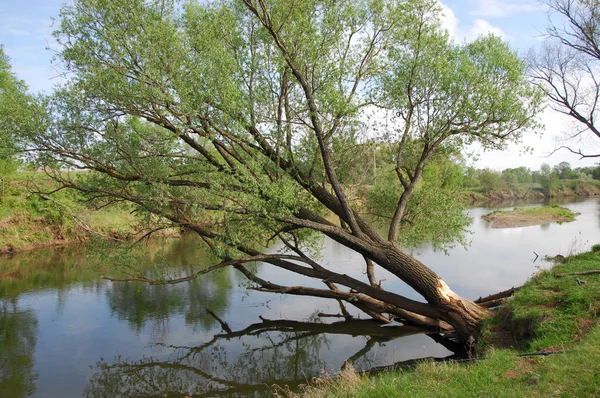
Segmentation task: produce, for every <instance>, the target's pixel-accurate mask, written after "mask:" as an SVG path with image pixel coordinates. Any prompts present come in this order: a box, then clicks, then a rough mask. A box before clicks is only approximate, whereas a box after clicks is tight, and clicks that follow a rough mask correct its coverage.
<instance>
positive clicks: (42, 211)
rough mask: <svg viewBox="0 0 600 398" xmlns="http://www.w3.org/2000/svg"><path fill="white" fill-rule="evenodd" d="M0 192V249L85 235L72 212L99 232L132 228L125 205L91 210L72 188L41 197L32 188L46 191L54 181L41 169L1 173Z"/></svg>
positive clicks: (120, 234)
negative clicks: (49, 197)
mask: <svg viewBox="0 0 600 398" xmlns="http://www.w3.org/2000/svg"><path fill="white" fill-rule="evenodd" d="M4 184H5V189H4V195H1V196H0V253H2V252H9V251H22V250H28V249H32V248H38V247H43V246H47V245H54V244H62V243H70V242H74V241H80V240H83V239H86V236H87V233H86V232H85V231H84V230H83V229H82V228H81V225H79V224H78V222H77V221H75V218H74V217H73V216H76V218H77V219H78V220H80V221H83V222H84V223H85V224H86V225H87V227H89V228H91V229H92V230H94V231H97V232H99V233H100V234H104V235H109V236H113V237H126V236H128V235H130V234H131V233H132V232H133V230H134V228H133V226H134V224H135V220H134V217H133V216H132V215H131V214H130V213H129V211H127V209H124V208H121V209H118V208H117V209H115V208H111V209H110V210H108V209H103V210H100V211H93V210H92V209H90V208H88V207H87V206H86V205H85V202H84V201H83V200H82V198H81V197H80V196H79V195H77V194H76V193H74V192H72V191H69V192H67V191H59V192H57V193H56V194H55V195H53V198H54V199H55V200H56V201H57V202H60V204H58V203H57V202H54V201H51V200H44V199H43V198H41V197H40V196H39V195H37V194H33V193H32V192H33V191H36V190H45V191H49V190H52V189H53V188H55V183H54V182H53V181H52V180H51V179H50V178H49V177H48V176H47V175H46V174H44V173H42V172H30V171H27V172H15V173H12V174H11V175H9V176H5V182H4Z"/></svg>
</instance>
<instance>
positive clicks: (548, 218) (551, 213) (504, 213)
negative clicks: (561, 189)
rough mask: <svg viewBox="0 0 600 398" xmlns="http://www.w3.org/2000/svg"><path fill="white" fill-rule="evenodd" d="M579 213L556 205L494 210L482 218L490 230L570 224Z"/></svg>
mask: <svg viewBox="0 0 600 398" xmlns="http://www.w3.org/2000/svg"><path fill="white" fill-rule="evenodd" d="M578 215H579V213H574V212H572V211H571V210H569V209H567V208H566V207H561V206H558V205H552V206H540V207H515V208H514V209H513V210H496V211H493V212H491V213H488V214H486V215H484V216H483V217H482V218H483V219H484V220H486V221H487V222H489V223H491V227H492V228H516V227H527V226H530V225H540V224H547V223H550V222H557V223H559V224H560V223H563V222H571V221H574V220H575V217H576V216H578Z"/></svg>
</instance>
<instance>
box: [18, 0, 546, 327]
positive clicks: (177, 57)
mask: <svg viewBox="0 0 600 398" xmlns="http://www.w3.org/2000/svg"><path fill="white" fill-rule="evenodd" d="M267 3H268V4H267ZM440 15H441V14H440V9H439V6H438V3H437V2H435V1H432V0H410V1H396V0H389V1H383V0H375V1H356V2H335V1H329V0H325V1H308V0H300V1H289V0H273V1H269V2H263V1H254V0H244V1H242V2H234V1H228V0H223V1H218V2H199V1H198V2H194V1H190V2H185V4H180V2H177V1H174V0H171V1H161V2H147V1H143V0H134V1H130V0H127V1H126V0H108V1H107V0H78V1H75V2H74V3H73V4H72V5H69V6H66V7H64V8H63V11H62V14H61V22H60V25H59V27H58V30H57V32H56V38H57V40H58V41H59V43H60V44H61V46H62V47H61V48H62V50H61V52H60V53H59V54H58V58H59V59H60V60H61V61H63V64H64V65H65V67H66V69H67V71H66V72H68V73H66V75H68V76H69V81H68V82H67V83H66V84H65V85H64V86H63V87H62V88H61V89H60V90H57V92H56V95H55V96H54V97H53V98H52V101H51V104H50V108H49V111H48V113H47V116H48V117H50V118H51V119H52V124H51V125H50V127H49V128H47V129H43V130H42V131H38V132H36V133H35V134H30V135H28V136H27V137H25V138H26V139H27V142H31V143H32V145H33V146H34V147H35V148H36V149H39V150H40V152H39V158H38V161H39V162H40V163H41V164H42V165H44V166H48V167H50V166H54V168H53V174H52V176H53V178H54V179H55V180H56V181H58V182H59V183H60V184H61V185H62V186H63V187H65V188H69V189H76V190H79V191H80V192H81V193H82V194H83V195H84V196H85V197H86V198H87V199H89V201H90V203H92V204H93V205H97V206H105V205H114V204H115V203H122V202H127V203H129V204H130V205H131V206H133V208H134V210H135V213H136V214H138V215H139V217H142V218H145V219H147V220H151V221H155V222H156V223H158V224H159V225H165V224H167V223H168V224H170V225H174V226H181V227H183V228H187V229H189V230H191V231H194V232H195V233H196V234H198V235H200V236H201V237H202V238H203V239H204V241H205V242H206V244H207V245H208V246H209V247H210V248H211V250H212V252H213V254H214V256H215V257H216V258H218V259H219V260H221V263H219V264H215V266H216V267H217V268H218V267H220V266H225V265H233V266H235V267H236V268H237V269H238V270H240V271H241V272H242V273H244V275H246V276H247V277H248V278H249V279H250V280H251V281H252V283H253V284H255V285H257V286H260V288H261V289H262V290H265V291H271V292H286V293H288V294H306V292H307V290H306V289H307V288H304V287H286V286H280V285H277V284H275V283H272V282H269V281H264V280H262V279H260V278H259V277H257V276H256V275H255V274H254V273H253V272H252V271H251V270H250V269H249V268H247V267H246V266H245V265H244V264H246V263H249V262H252V261H253V260H257V259H260V260H261V261H264V262H266V263H269V264H271V265H273V266H276V267H281V268H285V269H287V270H291V271H293V272H296V273H300V274H302V275H305V276H308V277H312V278H315V279H316V280H318V281H322V282H323V283H325V285H326V286H325V287H323V288H322V289H314V288H311V290H310V294H312V295H316V296H321V297H328V298H338V299H343V300H346V301H348V300H351V304H352V305H354V306H357V307H359V308H361V309H362V310H365V311H366V312H367V313H368V314H369V315H370V316H372V317H374V318H376V319H378V320H379V321H382V322H385V321H387V319H386V318H384V317H383V316H382V315H381V313H380V312H388V313H389V312H390V311H393V309H394V308H396V307H394V306H392V307H385V309H386V311H383V307H380V308H378V309H377V310H373V305H375V306H377V305H378V303H381V302H383V301H372V300H370V297H375V296H379V297H381V292H380V291H378V288H376V287H375V286H376V281H375V279H374V277H373V273H372V272H368V273H367V274H368V278H369V283H368V284H367V283H365V282H363V281H358V280H354V279H352V278H349V277H347V275H339V274H336V273H334V272H333V271H331V270H328V269H326V268H325V267H324V266H322V265H320V264H318V263H317V262H315V260H314V258H312V257H313V256H312V255H313V253H312V252H311V250H312V249H314V248H315V246H316V245H315V243H316V242H319V241H320V240H321V239H322V238H323V236H328V237H330V238H332V239H334V240H336V241H337V242H339V243H341V244H343V245H345V246H347V247H349V248H351V249H353V250H355V251H357V252H359V253H361V254H362V255H363V256H364V258H365V266H366V267H367V269H370V267H371V268H372V266H373V264H377V265H378V266H381V267H383V268H385V269H386V270H388V271H390V272H392V273H394V274H395V275H396V276H398V277H399V278H401V279H402V280H404V281H405V282H407V283H408V284H409V285H410V286H412V287H413V288H415V290H416V291H417V292H418V293H420V294H421V295H422V296H423V297H424V298H425V300H426V301H428V302H429V303H430V305H425V306H424V307H423V308H419V309H418V308H417V307H419V306H420V305H421V304H418V303H414V302H409V301H406V300H405V298H403V297H396V300H399V301H397V302H396V304H394V305H398V308H400V307H403V306H404V307H403V308H405V307H406V306H411V308H412V311H417V310H418V311H422V312H426V313H427V312H428V311H429V308H430V307H435V306H437V305H438V304H439V303H440V302H443V301H444V300H446V299H445V298H444V297H440V296H439V292H438V290H437V289H435V288H432V286H433V285H434V284H435V285H436V286H437V285H439V277H438V276H437V275H435V273H433V272H432V271H431V270H429V269H428V268H427V267H425V266H424V265H423V264H421V263H419V262H417V261H416V260H415V259H414V258H412V257H410V256H408V255H407V254H406V253H404V252H403V251H402V250H401V249H400V248H399V247H398V243H401V244H402V245H410V244H413V243H414V242H416V239H415V238H414V237H415V236H417V234H419V233H420V234H421V235H422V236H423V237H425V238H426V239H427V238H434V237H435V238H436V239H438V243H439V244H446V243H449V242H451V241H452V239H454V238H456V237H455V236H451V235H453V234H454V233H455V232H460V231H461V230H464V225H465V224H464V222H465V221H464V218H462V219H461V216H460V215H459V213H460V211H459V207H458V205H457V204H456V203H455V201H452V200H450V197H449V194H448V192H450V191H451V189H452V188H451V187H452V186H454V185H456V184H455V181H456V180H457V178H458V177H460V176H459V175H458V174H457V173H454V172H453V171H452V170H455V169H453V168H452V167H451V166H449V165H445V166H444V165H443V164H442V163H438V165H437V166H435V165H432V164H435V163H436V162H437V161H438V160H437V159H438V157H439V156H443V155H446V157H448V158H450V157H452V154H455V153H458V152H460V150H461V149H462V147H463V146H464V145H466V144H469V143H472V142H476V141H477V142H480V143H481V144H482V145H483V146H484V147H486V148H503V147H505V145H506V143H507V142H509V141H519V140H520V137H521V133H522V132H523V131H525V130H528V129H531V128H534V127H536V124H537V123H536V121H535V115H536V114H537V112H538V111H539V110H540V107H541V94H540V92H539V91H538V90H536V89H535V88H532V87H531V85H530V84H528V82H527V79H526V78H525V75H524V72H525V65H524V62H523V61H522V60H521V59H520V58H519V57H518V55H517V54H516V52H514V51H512V50H511V49H510V48H509V47H508V45H507V44H506V43H503V42H502V41H501V40H500V39H499V38H497V37H494V36H485V37H480V38H478V39H477V40H475V41H474V42H472V43H465V44H454V43H452V42H451V41H450V39H449V38H448V35H447V33H446V32H445V31H444V30H442V28H441V24H440ZM407 88H408V90H407ZM386 117H387V119H388V120H389V123H388V124H387V127H386V126H384V124H382V123H381V122H380V121H381V120H383V119H384V118H386ZM369 118H370V119H369ZM367 123H369V124H367ZM378 145H382V146H387V147H389V148H390V149H391V150H390V151H382V152H381V153H380V154H381V155H382V154H387V155H388V158H387V159H385V160H384V161H383V163H384V165H391V167H393V168H392V170H396V173H395V175H394V174H393V173H392V174H391V176H392V178H393V181H394V182H393V183H392V182H391V181H390V183H389V184H388V192H387V193H388V194H389V196H390V197H392V196H393V195H395V202H396V205H395V208H394V210H393V214H392V219H391V221H390V222H389V232H388V236H387V238H386V237H383V236H381V235H380V234H379V232H378V231H376V230H375V229H374V228H372V227H371V226H370V225H369V222H368V221H367V220H366V219H364V218H363V217H362V216H361V215H360V214H359V212H358V209H359V208H360V206H361V205H363V201H362V200H360V199H361V198H357V197H355V196H353V195H352V194H353V193H354V191H353V190H352V189H351V188H352V187H351V185H352V184H355V183H357V182H359V183H360V182H361V181H362V174H364V173H361V169H360V164H359V162H361V159H362V162H363V163H362V164H363V166H365V167H363V169H367V167H366V165H365V164H368V163H370V161H369V162H365V161H364V157H365V155H366V154H367V153H369V154H371V153H372V150H373V149H374V150H375V154H374V155H375V156H374V159H377V155H378V154H377V146H378ZM373 163H375V162H373ZM357 164H359V165H358V167H357ZM374 165H375V164H374ZM385 167H387V166H384V167H382V168H383V169H385ZM435 167H440V169H438V170H436V169H435ZM69 169H81V170H91V171H90V172H86V173H72V172H71V173H69V172H67V170H69ZM386 172H387V171H386ZM427 173H429V174H430V175H431V178H430V179H431V182H429V183H428V182H427V181H424V175H425V174H427ZM453 173H454V174H453ZM442 177H443V178H442ZM440 186H441V187H444V189H443V190H440V189H436V188H437V187H440ZM400 187H401V188H400ZM330 215H335V218H333V219H335V220H336V222H331V221H330V220H331V219H332V218H330V219H327V218H326V217H325V216H330ZM450 215H452V218H450V219H449V220H448V222H449V226H446V225H444V222H443V220H444V218H445V217H448V216H450ZM411 218H412V219H414V220H412V219H411ZM337 220H339V223H338V221H337ZM457 220H458V221H457ZM413 222H414V225H411V226H410V228H408V227H407V226H408V225H410V224H411V223H413ZM428 223H429V224H428ZM404 229H407V231H408V232H407V233H406V235H404V232H405V231H404ZM436 229H437V230H438V231H437V233H434V232H433V231H434V230H436ZM410 231H412V232H410ZM409 232H410V233H409ZM411 233H412V236H413V237H411ZM405 236H406V237H405ZM273 239H280V240H281V241H282V242H284V243H285V245H286V248H287V249H288V250H287V252H285V253H270V254H263V253H261V249H262V248H264V247H266V246H268V245H269V243H270V242H271V241H272V240H273ZM369 264H370V265H369ZM417 270H418V272H416V271H417ZM334 283H335V284H334ZM336 284H339V285H340V286H345V287H350V286H352V289H354V290H358V291H359V293H360V294H354V293H352V294H350V293H347V291H346V290H344V289H340V288H338V287H337V286H338V285H336ZM379 290H381V289H379ZM388 298H389V296H388ZM399 302H402V304H398V303H399ZM467 308H471V309H472V311H473V312H474V313H476V314H475V316H474V317H473V318H472V319H471V320H473V319H478V317H479V315H480V314H478V313H477V312H478V309H477V307H476V306H474V305H468V303H467V305H466V306H463V307H461V308H460V309H457V311H456V314H458V316H466V312H468V310H467ZM429 313H430V312H429ZM402 314H403V315H402V316H403V317H404V318H406V317H410V318H412V319H411V320H412V321H413V322H423V319H425V320H426V321H427V320H428V319H429V318H418V317H412V316H411V313H408V312H406V311H405V312H403V313H402ZM436 316H442V317H444V316H446V317H451V316H454V314H453V313H451V312H446V313H445V315H439V312H438V315H436ZM405 320H406V319H405ZM449 322H450V323H453V322H454V323H457V322H458V321H457V320H449ZM473 323H474V322H470V324H473ZM463 325H464V323H463Z"/></svg>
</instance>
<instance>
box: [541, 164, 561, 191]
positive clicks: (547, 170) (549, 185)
mask: <svg viewBox="0 0 600 398" xmlns="http://www.w3.org/2000/svg"><path fill="white" fill-rule="evenodd" d="M539 175H540V176H539V182H540V185H541V186H542V188H543V189H544V190H545V191H546V192H548V193H549V194H551V193H552V191H554V190H555V189H556V187H557V185H558V175H557V174H556V172H555V171H554V170H552V168H551V167H550V165H549V164H548V163H544V164H542V165H541V166H540V173H539Z"/></svg>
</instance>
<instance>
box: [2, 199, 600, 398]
mask: <svg viewBox="0 0 600 398" xmlns="http://www.w3.org/2000/svg"><path fill="white" fill-rule="evenodd" d="M518 205H520V204H518V203H514V202H511V203H509V204H506V203H504V204H502V205H499V206H501V207H514V206H518ZM568 207H569V208H571V209H572V210H574V211H577V212H581V213H582V214H581V216H579V217H577V219H576V221H575V222H572V223H564V224H562V225H558V224H548V225H547V226H543V227H540V226H531V227H523V228H511V229H504V230H503V229H488V228H487V223H486V222H484V221H483V220H482V219H481V216H482V215H483V214H485V213H488V212H489V211H490V209H487V208H481V207H480V208H472V209H470V213H471V216H472V217H473V225H472V227H471V229H472V231H473V232H474V233H473V234H472V236H471V239H472V244H471V246H470V247H468V249H467V250H465V249H464V248H462V247H457V248H455V249H452V250H450V251H449V254H450V255H449V256H445V255H444V254H443V253H440V252H435V251H434V250H433V249H432V248H430V247H428V246H424V247H422V248H419V249H418V250H416V252H415V254H416V255H418V257H419V258H420V259H421V260H422V261H423V262H424V263H426V264H427V265H429V266H431V267H432V268H433V269H434V270H435V271H436V272H438V273H439V274H440V275H441V276H442V277H443V278H444V279H445V280H446V281H447V282H448V284H449V285H450V286H452V287H453V289H454V290H455V291H457V293H459V294H461V295H463V296H465V297H469V298H477V297H479V296H485V295H488V294H490V293H494V292H496V291H500V290H505V289H508V288H510V287H511V286H517V285H519V284H521V283H523V281H525V280H526V279H527V277H529V276H530V275H531V274H532V273H534V272H536V271H537V270H538V268H537V267H538V266H540V260H538V261H537V263H533V259H534V257H535V256H534V252H536V253H538V254H539V255H540V257H543V256H544V255H556V254H558V253H561V254H563V255H565V254H568V253H569V252H571V251H573V248H574V247H575V248H576V249H577V250H587V249H588V248H589V246H590V245H591V244H594V243H599V241H598V238H597V237H598V236H600V201H598V200H597V199H590V200H587V201H584V202H578V201H573V203H570V204H569V205H568ZM572 242H579V243H578V244H577V245H575V244H574V243H572ZM116 249H117V248H116V247H111V248H110V250H109V252H110V254H109V255H106V254H102V255H98V253H97V251H96V250H95V248H92V249H90V248H87V249H84V248H72V247H70V248H58V249H51V250H43V251H37V252H31V253H24V254H21V255H16V256H13V257H2V258H0V303H2V307H1V308H0V310H1V311H2V312H0V316H1V319H0V396H7V397H21V396H30V395H33V396H34V397H36V396H42V397H49V398H52V397H64V396H81V395H82V394H83V392H84V391H85V393H86V395H87V396H90V397H117V396H165V395H166V396H177V397H181V396H183V395H184V394H188V395H192V396H194V397H196V396H202V395H203V394H204V395H219V394H220V395H228V394H229V395H232V396H248V395H250V396H252V395H261V394H266V395H269V394H268V387H267V385H270V384H274V383H281V384H288V385H295V384H297V383H302V382H305V381H306V379H308V378H310V377H312V376H315V375H319V374H320V373H321V372H322V371H323V370H324V369H325V370H326V371H327V372H328V373H335V372H337V371H338V370H339V369H340V368H341V367H342V366H343V365H344V363H347V362H351V363H353V365H354V367H355V368H356V369H358V370H367V369H371V368H373V367H378V366H387V365H391V364H393V363H395V362H398V361H405V360H410V359H415V358H423V357H428V356H432V357H445V356H448V355H450V354H451V352H450V351H449V350H448V349H447V348H450V349H452V347H445V346H444V345H440V344H436V342H434V341H433V340H432V339H431V337H429V336H426V335H422V334H412V332H409V331H408V330H405V332H406V333H404V332H402V333H400V334H397V333H396V334H395V335H378V334H377V333H380V332H379V331H383V332H381V333H389V331H388V330H387V329H386V328H384V329H381V328H378V332H377V333H374V332H373V331H371V332H369V333H367V332H364V331H363V332H362V333H359V332H357V331H355V330H351V329H348V328H347V326H348V324H343V326H341V325H340V326H338V324H337V323H335V322H334V323H333V324H332V325H324V324H322V323H318V322H317V323H315V322H316V320H315V319H314V318H310V316H311V314H313V313H314V311H315V309H319V310H320V311H322V312H328V313H334V312H336V311H338V308H337V303H335V302H331V301H326V300H323V299H317V298H311V297H294V296H285V295H270V294H264V293H260V292H254V291H250V292H248V291H247V290H245V289H244V288H243V287H239V286H238V284H239V282H240V279H238V275H237V274H236V272H234V271H228V270H224V271H222V272H221V273H215V274H209V275H206V276H205V277H203V278H201V279H198V280H195V281H192V282H188V283H185V284H181V285H175V286H149V285H145V284H140V283H109V282H107V281H101V280H99V279H98V278H99V276H100V275H102V274H107V273H110V274H111V275H114V276H118V275H115V271H114V269H111V270H107V267H108V268H110V267H115V266H117V264H120V265H121V266H123V267H124V268H123V269H131V267H136V268H137V269H141V270H147V271H148V272H150V273H155V274H156V275H159V272H161V269H167V272H168V273H169V274H170V275H169V276H178V275H179V276H180V275H182V274H183V273H189V272H190V271H191V270H194V269H196V268H195V267H197V266H198V265H201V264H203V263H204V262H208V261H209V260H210V259H207V258H206V254H205V253H204V252H203V250H202V247H200V246H198V245H197V244H194V241H193V240H189V239H182V240H179V241H168V242H162V244H148V245H138V246H135V249H133V250H130V248H129V249H127V253H125V252H124V251H119V250H116ZM272 250H277V248H272ZM322 256H323V262H324V263H326V264H327V265H328V266H330V267H331V268H332V269H334V270H335V271H336V272H340V273H347V274H349V275H351V276H355V277H358V278H362V277H364V275H363V274H362V272H363V267H362V265H363V260H362V258H361V257H360V255H357V254H356V253H354V252H352V251H349V250H347V249H346V248H344V247H342V246H341V245H339V244H337V243H335V242H331V241H325V244H324V248H323V250H322ZM542 264H543V263H542ZM260 275H261V277H264V278H265V279H269V280H273V281H276V282H281V283H284V284H285V283H287V282H289V281H293V282H294V283H299V282H300V281H298V280H297V279H298V277H297V276H296V275H293V274H289V273H287V272H284V271H280V270H277V269H273V268H272V267H269V266H262V268H261V269H260ZM290 278H292V279H290ZM378 278H379V279H383V280H386V281H385V284H384V286H385V288H386V289H387V290H391V291H394V292H397V293H400V294H403V295H406V296H409V297H410V295H411V294H412V293H411V290H409V289H408V287H407V286H405V285H404V284H403V283H402V282H400V281H398V280H397V279H396V278H394V277H393V276H390V275H388V274H386V273H385V272H379V273H378ZM412 298H416V299H418V297H412ZM17 302H18V305H17ZM206 309H209V310H211V312H207V311H206ZM211 313H212V315H211ZM261 317H262V319H265V321H261V322H258V323H254V324H253V322H256V321H257V320H258V319H261ZM286 317H287V318H289V319H288V320H283V321H266V319H280V318H286ZM290 319H295V321H293V320H290ZM299 321H306V322H299ZM308 321H310V322H308ZM248 325H250V326H248ZM336 328H337V329H336ZM399 336H401V337H399ZM442 343H444V344H446V343H447V342H442ZM101 358H104V359H101ZM113 358H114V359H113ZM98 361H100V362H99V363H97V362H98ZM96 363H97V364H96ZM94 364H96V365H94ZM57 365H59V366H57ZM90 366H91V367H90ZM213 390H214V391H213ZM3 394H4V395H3Z"/></svg>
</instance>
